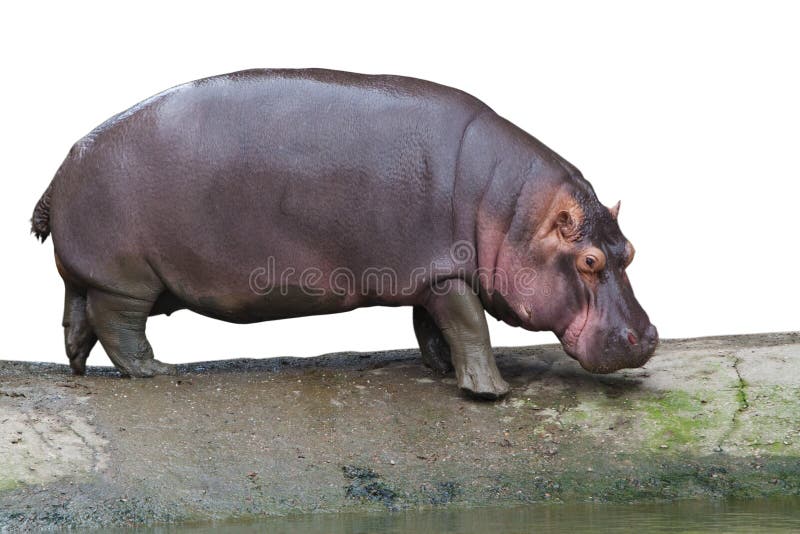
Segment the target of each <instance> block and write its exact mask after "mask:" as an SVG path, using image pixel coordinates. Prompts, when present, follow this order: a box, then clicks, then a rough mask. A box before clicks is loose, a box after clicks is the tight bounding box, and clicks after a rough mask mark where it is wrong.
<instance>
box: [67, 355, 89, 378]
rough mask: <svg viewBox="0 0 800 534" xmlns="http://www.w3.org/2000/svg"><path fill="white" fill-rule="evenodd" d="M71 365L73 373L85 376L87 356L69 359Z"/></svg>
mask: <svg viewBox="0 0 800 534" xmlns="http://www.w3.org/2000/svg"><path fill="white" fill-rule="evenodd" d="M69 367H70V369H72V374H73V375H75V376H83V375H85V374H86V358H75V359H74V360H70V361H69Z"/></svg>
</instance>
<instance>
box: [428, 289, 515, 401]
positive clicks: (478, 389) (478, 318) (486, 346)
mask: <svg viewBox="0 0 800 534" xmlns="http://www.w3.org/2000/svg"><path fill="white" fill-rule="evenodd" d="M425 309H426V310H427V311H428V313H430V315H431V316H432V317H433V320H434V321H435V323H436V326H438V327H439V330H440V331H441V333H442V335H443V336H444V339H445V341H446V342H447V345H448V346H449V347H450V356H451V359H452V363H453V367H454V368H455V370H456V379H457V380H458V386H459V387H460V388H461V389H462V390H463V391H466V392H468V393H470V394H472V395H475V396H477V397H481V398H485V399H496V398H498V397H502V396H503V395H505V394H506V393H508V391H509V386H508V383H506V381H505V380H503V377H502V376H500V371H498V370H497V364H496V363H495V360H494V354H493V353H492V346H491V343H490V342H489V329H488V327H487V325H486V315H485V314H484V311H483V306H482V304H481V301H480V299H479V298H478V296H477V295H476V294H475V292H474V291H473V290H472V288H470V287H469V286H468V285H467V284H466V283H465V282H464V281H463V280H447V281H445V282H444V283H442V284H441V285H439V286H437V288H436V289H435V291H434V290H432V292H431V294H430V297H429V298H428V301H427V303H426V304H425Z"/></svg>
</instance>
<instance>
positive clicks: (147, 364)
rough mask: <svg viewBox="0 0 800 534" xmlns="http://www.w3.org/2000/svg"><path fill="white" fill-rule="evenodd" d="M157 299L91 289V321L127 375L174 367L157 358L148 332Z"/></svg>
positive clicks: (167, 371)
mask: <svg viewBox="0 0 800 534" xmlns="http://www.w3.org/2000/svg"><path fill="white" fill-rule="evenodd" d="M154 302H155V299H154V300H148V299H142V298H136V297H131V296H124V295H118V294H114V293H108V292H105V291H101V290H97V289H90V290H89V291H88V293H87V310H88V316H89V321H90V323H91V325H92V328H93V329H94V331H95V333H96V334H97V337H98V338H99V339H100V344H101V345H103V348H104V349H105V351H106V354H108V357H109V358H110V359H111V361H112V362H113V363H114V365H115V366H116V368H117V369H118V370H119V372H120V373H122V374H123V375H124V376H130V377H134V378H143V377H151V376H155V375H163V374H173V373H174V369H175V367H174V366H173V365H169V364H166V363H163V362H160V361H158V360H156V359H155V358H154V357H153V349H152V348H151V347H150V342H149V341H147V337H146V336H145V325H146V323H147V317H148V315H149V313H150V311H151V309H152V308H153V304H154Z"/></svg>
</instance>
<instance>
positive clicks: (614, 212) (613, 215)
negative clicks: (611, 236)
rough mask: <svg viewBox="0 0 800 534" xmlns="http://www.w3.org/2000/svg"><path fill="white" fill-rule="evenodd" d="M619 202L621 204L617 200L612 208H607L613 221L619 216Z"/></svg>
mask: <svg viewBox="0 0 800 534" xmlns="http://www.w3.org/2000/svg"><path fill="white" fill-rule="evenodd" d="M621 202H622V201H621V200H618V201H617V203H616V204H614V205H613V206H611V207H610V208H608V211H610V212H611V218H612V219H614V220H615V221H616V220H617V217H618V216H619V205H620V203H621Z"/></svg>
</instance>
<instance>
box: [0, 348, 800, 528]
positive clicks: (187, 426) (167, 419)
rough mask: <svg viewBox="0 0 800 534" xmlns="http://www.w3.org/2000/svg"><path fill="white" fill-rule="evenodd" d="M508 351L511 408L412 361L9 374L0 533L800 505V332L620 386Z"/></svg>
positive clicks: (671, 351) (644, 372) (388, 355)
mask: <svg viewBox="0 0 800 534" xmlns="http://www.w3.org/2000/svg"><path fill="white" fill-rule="evenodd" d="M495 352H496V354H497V357H498V362H499V367H500V370H501V372H502V373H503V375H504V376H505V377H506V379H507V380H508V381H509V382H510V383H511V384H512V386H513V392H512V393H511V395H510V396H509V397H508V398H506V399H505V400H503V401H500V402H481V401H475V400H471V399H469V398H466V397H464V396H463V395H461V394H460V393H459V392H458V390H457V388H456V387H455V382H454V379H453V378H452V377H451V376H441V375H437V374H436V373H434V372H433V371H430V370H428V369H427V368H425V367H423V366H422V364H421V362H420V360H419V353H418V352H417V351H414V350H406V351H391V352H381V353H364V354H355V353H346V354H333V355H327V356H321V357H318V358H310V359H296V358H274V359H264V360H236V361H220V362H210V363H202V364H190V365H184V366H181V368H180V374H179V375H178V376H174V377H158V378H154V379H144V380H131V379H122V378H119V377H118V376H117V375H116V373H115V372H114V371H113V370H111V369H107V368H90V371H89V375H88V376H86V377H73V376H71V375H70V374H69V371H68V368H67V367H65V366H61V365H52V364H29V363H21V362H2V361H0V529H16V528H30V527H41V526H53V525H59V526H110V525H135V524H153V523H159V522H175V521H195V520H201V521H202V520H209V519H214V520H222V519H231V518H250V517H260V516H264V515H275V514H287V513H302V512H339V511H355V510H359V511H361V510H376V511H378V510H381V511H390V510H402V509H408V508H418V507H438V506H451V507H459V506H461V507H466V506H491V505H498V506H501V505H510V504H519V503H538V502H556V503H557V502H570V501H600V502H642V501H663V500H673V499H683V498H694V497H711V498H722V497H728V496H736V497H755V496H769V495H800V333H781V334H763V335H753V336H737V337H716V338H703V339H690V340H673V341H665V342H663V343H662V345H661V347H660V348H659V350H658V352H657V355H656V357H654V358H653V360H651V362H650V363H648V364H647V366H646V367H645V368H643V369H636V370H628V371H624V372H618V373H614V374H611V375H605V376H596V375H590V374H588V373H586V372H584V371H583V370H581V368H580V367H579V366H578V365H577V364H576V363H575V362H574V361H572V360H570V359H569V358H568V357H567V356H566V355H565V354H564V353H563V352H562V351H561V349H560V348H559V347H557V346H539V347H526V348H510V349H505V348H498V349H496V350H495Z"/></svg>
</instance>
